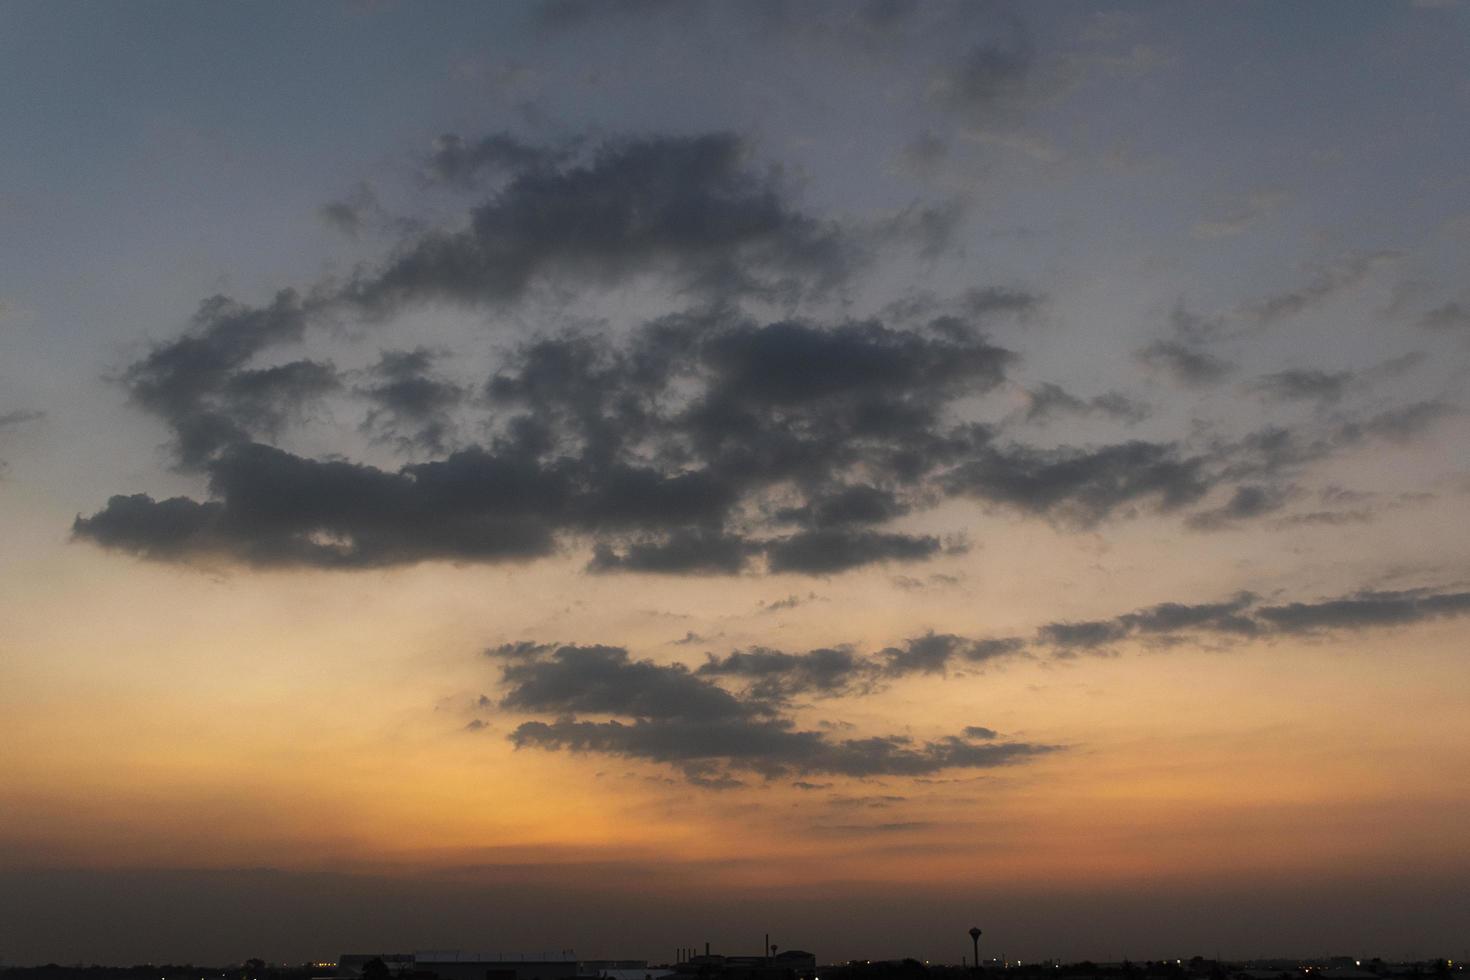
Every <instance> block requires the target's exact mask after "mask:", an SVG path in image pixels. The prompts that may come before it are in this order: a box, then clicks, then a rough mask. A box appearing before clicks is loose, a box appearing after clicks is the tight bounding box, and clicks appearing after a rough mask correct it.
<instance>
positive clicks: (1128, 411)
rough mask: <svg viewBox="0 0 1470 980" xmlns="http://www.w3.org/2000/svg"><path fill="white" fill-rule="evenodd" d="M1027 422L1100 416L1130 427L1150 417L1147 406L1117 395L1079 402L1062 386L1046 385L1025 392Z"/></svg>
mask: <svg viewBox="0 0 1470 980" xmlns="http://www.w3.org/2000/svg"><path fill="white" fill-rule="evenodd" d="M1026 398H1027V402H1028V404H1027V406H1026V421H1027V422H1047V421H1051V420H1052V419H1056V418H1062V417H1066V416H1069V415H1071V416H1077V415H1080V416H1089V415H1101V416H1105V417H1107V418H1112V419H1116V420H1118V421H1120V422H1124V423H1127V424H1131V423H1135V422H1141V421H1143V420H1144V419H1146V418H1148V416H1149V407H1148V405H1146V404H1144V403H1143V402H1140V401H1138V400H1136V399H1133V398H1129V397H1128V396H1127V395H1125V394H1123V393H1122V392H1118V391H1109V392H1106V393H1104V394H1101V395H1094V396H1093V397H1092V398H1086V399H1084V398H1079V397H1077V396H1076V395H1074V394H1072V393H1071V392H1069V391H1067V390H1066V389H1065V388H1063V387H1062V386H1061V385H1056V384H1052V383H1050V382H1046V383H1044V384H1040V385H1038V386H1036V387H1035V388H1032V389H1030V390H1028V391H1027V392H1026Z"/></svg>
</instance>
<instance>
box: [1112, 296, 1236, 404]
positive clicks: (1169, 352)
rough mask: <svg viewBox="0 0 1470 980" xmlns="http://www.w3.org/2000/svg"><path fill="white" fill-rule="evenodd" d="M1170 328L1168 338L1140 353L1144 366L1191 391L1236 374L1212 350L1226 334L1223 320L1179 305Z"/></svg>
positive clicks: (1171, 320) (1171, 315)
mask: <svg viewBox="0 0 1470 980" xmlns="http://www.w3.org/2000/svg"><path fill="white" fill-rule="evenodd" d="M1169 327H1170V330H1169V336H1167V337H1164V338H1161V339H1159V340H1156V341H1154V342H1153V343H1151V344H1149V345H1147V346H1146V347H1144V348H1142V349H1141V350H1139V351H1138V355H1137V356H1138V360H1139V361H1140V362H1141V363H1143V364H1144V365H1146V366H1147V367H1150V368H1154V369H1156V370H1160V371H1163V372H1165V373H1166V374H1168V375H1169V376H1170V377H1172V378H1173V379H1174V380H1175V381H1176V382H1178V383H1179V384H1182V385H1184V386H1186V387H1191V388H1199V387H1205V386H1207V385H1213V384H1219V383H1220V382H1221V381H1224V380H1225V378H1227V377H1228V376H1229V375H1230V374H1232V373H1233V372H1234V371H1235V369H1236V365H1235V364H1233V363H1231V362H1230V361H1227V360H1225V359H1224V358H1222V357H1220V356H1219V355H1217V354H1215V353H1214V352H1212V351H1211V350H1210V348H1211V346H1213V345H1214V344H1215V343H1216V342H1217V341H1218V340H1219V338H1220V336H1221V334H1222V333H1223V332H1224V329H1225V323H1224V321H1223V320H1222V319H1221V318H1219V317H1204V316H1201V315H1199V314H1197V313H1192V312H1190V311H1189V310H1188V309H1186V308H1185V307H1184V306H1183V305H1182V304H1180V305H1178V306H1175V307H1174V309H1173V311H1172V312H1171V313H1170V314H1169Z"/></svg>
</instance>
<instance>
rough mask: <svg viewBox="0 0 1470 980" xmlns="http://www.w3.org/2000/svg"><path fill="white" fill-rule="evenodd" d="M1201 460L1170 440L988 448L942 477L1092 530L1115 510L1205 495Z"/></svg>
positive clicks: (956, 487) (962, 490)
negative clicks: (1087, 446) (1081, 446)
mask: <svg viewBox="0 0 1470 980" xmlns="http://www.w3.org/2000/svg"><path fill="white" fill-rule="evenodd" d="M1205 462H1206V461H1205V460H1204V459H1203V458H1201V457H1195V456H1189V455H1186V454H1185V453H1184V452H1183V451H1182V450H1181V449H1180V447H1178V446H1177V445H1174V444H1170V443H1151V442H1143V441H1137V440H1135V441H1131V442H1125V443H1118V444H1115V445H1110V446H1101V447H1096V448H1091V449H1073V448H1060V449H1049V450H1042V449H1034V448H1031V447H1027V446H1021V445H1011V446H1008V447H1006V448H1003V449H992V448H989V447H986V448H983V449H981V450H979V451H977V452H976V453H975V454H974V455H973V457H972V458H970V459H968V460H966V461H965V462H963V463H961V464H960V465H959V466H957V467H956V468H955V469H954V470H952V471H951V472H950V474H949V475H948V476H947V478H946V482H947V484H948V487H949V489H950V490H951V492H953V493H956V494H962V495H965V496H972V497H977V498H979V499H981V500H986V501H989V502H991V503H998V504H1005V505H1007V506H1010V507H1014V508H1017V509H1019V510H1022V511H1027V512H1030V513H1035V514H1043V515H1048V516H1053V517H1056V518H1058V519H1060V520H1062V521H1064V522H1066V523H1071V524H1076V525H1079V526H1091V525H1094V524H1096V523H1098V522H1099V521H1101V520H1103V519H1105V518H1107V517H1109V516H1111V515H1112V514H1113V513H1114V512H1115V511H1117V510H1118V509H1119V508H1121V507H1124V506H1127V505H1132V504H1137V503H1149V504H1151V505H1152V506H1153V507H1154V508H1155V509H1158V510H1161V511H1168V510H1174V509H1177V508H1180V507H1183V506H1184V505H1186V504H1191V503H1194V502H1195V501H1196V500H1198V499H1200V498H1201V497H1203V496H1204V495H1205V493H1206V492H1207V491H1208V489H1209V486H1210V483H1209V480H1208V479H1207V477H1206V475H1205V472H1204V469H1205Z"/></svg>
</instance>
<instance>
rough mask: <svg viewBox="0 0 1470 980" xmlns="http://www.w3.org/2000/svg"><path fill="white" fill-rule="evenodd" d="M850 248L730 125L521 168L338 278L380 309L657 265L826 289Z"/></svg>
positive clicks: (601, 279) (757, 288)
mask: <svg viewBox="0 0 1470 980" xmlns="http://www.w3.org/2000/svg"><path fill="white" fill-rule="evenodd" d="M856 258H857V256H856V255H855V254H854V252H853V242H852V241H851V240H849V239H847V238H844V237H843V235H842V234H841V233H840V231H839V229H837V228H836V227H835V226H832V225H826V224H823V223H821V222H818V221H816V220H815V219H813V218H811V217H809V216H807V215H805V214H802V213H800V212H798V211H796V210H795V209H794V208H793V206H792V204H791V202H790V200H789V195H788V192H787V190H786V188H785V187H784V185H783V184H782V181H781V178H780V176H779V174H778V173H776V172H775V171H773V170H765V171H762V170H759V169H756V168H754V167H752V166H751V165H750V162H749V154H748V151H747V149H746V147H745V145H744V144H743V143H742V142H741V141H740V140H739V139H738V138H737V137H735V136H733V135H730V134H708V135H702V136H659V137H649V138H645V139H628V140H620V141H608V142H605V143H603V144H601V145H600V146H598V147H597V148H596V149H595V150H593V151H592V152H591V154H590V157H589V158H588V159H586V160H580V159H579V160H577V161H576V162H571V163H568V164H566V165H564V166H562V167H549V166H542V165H540V164H539V163H537V164H535V165H532V166H530V167H529V168H527V169H521V170H518V171H516V172H515V173H514V175H513V176H512V177H511V178H510V179H509V180H508V181H507V182H506V183H505V185H504V186H503V187H502V188H500V189H499V190H497V191H496V192H495V193H494V194H493V195H492V196H491V197H490V199H489V200H487V201H485V202H484V203H483V204H480V205H479V206H477V207H475V208H474V209H473V210H472V211H471V212H470V215H469V226H468V227H466V228H464V229H462V230H456V231H445V230H438V231H432V232H428V233H426V234H424V235H423V236H421V237H420V238H419V239H418V240H416V241H414V242H411V243H409V244H408V245H407V246H406V247H404V248H403V249H401V250H400V252H399V253H398V254H397V255H396V256H395V257H394V258H393V259H391V260H390V261H389V262H388V263H387V264H386V265H385V266H384V267H382V268H381V269H378V270H377V271H375V272H371V273H364V274H359V275H357V276H355V277H354V278H353V280H352V281H351V282H349V283H348V284H347V285H346V286H345V287H344V288H343V290H342V293H341V299H342V300H343V301H345V302H347V303H349V304H351V305H352V306H355V307H358V308H362V309H366V310H368V311H375V312H377V313H379V314H386V313H389V312H392V311H394V310H396V309H399V308H401V307H402V306H404V305H405V304H414V303H422V302H426V301H451V302H457V303H467V304H487V303H488V304H504V303H509V302H514V301H516V300H519V299H520V298H521V297H523V296H524V295H525V294H526V293H527V292H528V291H529V290H531V289H532V288H533V287H534V286H536V285H537V284H538V283H540V282H542V281H546V280H548V279H560V280H567V281H576V282H582V283H590V284H594V285H609V284H614V283H618V282H624V281H627V280H629V279H631V278H634V277H637V276H641V275H648V274H658V275H661V276H663V277H666V278H667V279H668V280H670V281H671V282H673V283H674V284H676V285H677V286H678V287H680V288H683V289H688V290H692V291H698V292H701V293H705V294H712V295H717V296H728V295H732V294H738V293H746V292H753V293H758V294H763V295H768V296H776V295H782V294H786V295H790V294H793V293H795V292H801V291H806V290H825V289H830V288H832V287H833V286H835V285H836V284H837V283H838V282H840V281H841V280H842V279H843V278H844V277H845V275H846V274H847V272H848V271H849V269H850V267H851V265H852V264H853V262H854V261H855V260H856Z"/></svg>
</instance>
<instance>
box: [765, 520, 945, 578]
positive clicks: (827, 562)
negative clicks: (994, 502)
mask: <svg viewBox="0 0 1470 980" xmlns="http://www.w3.org/2000/svg"><path fill="white" fill-rule="evenodd" d="M942 547H943V545H942V544H941V543H940V540H939V539H938V538H936V537H934V536H933V535H928V534H895V533H886V532H881V531H850V530H841V529H832V528H829V529H822V530H817V531H804V532H802V533H800V534H793V535H790V536H789V537H784V538H777V539H776V540H774V541H771V542H769V543H768V544H767V545H766V558H767V561H768V562H769V565H770V570H771V571H772V572H773V573H778V574H779V573H782V572H796V573H800V574H806V575H829V574H833V573H836V572H845V571H848V570H849V569H853V568H858V567H860V566H863V565H871V564H875V563H879V562H889V561H922V560H924V559H926V558H932V557H934V555H936V554H938V553H939V551H940V549H941V548H942Z"/></svg>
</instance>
